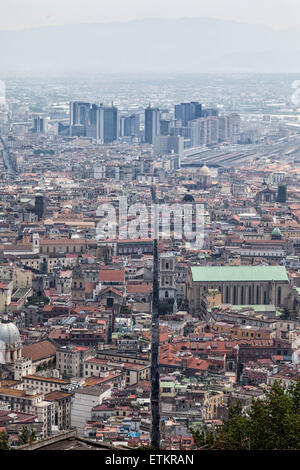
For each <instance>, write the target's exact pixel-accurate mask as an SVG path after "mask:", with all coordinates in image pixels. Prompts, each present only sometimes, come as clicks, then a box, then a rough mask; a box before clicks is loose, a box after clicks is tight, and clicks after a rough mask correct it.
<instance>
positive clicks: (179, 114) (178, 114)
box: [175, 101, 202, 127]
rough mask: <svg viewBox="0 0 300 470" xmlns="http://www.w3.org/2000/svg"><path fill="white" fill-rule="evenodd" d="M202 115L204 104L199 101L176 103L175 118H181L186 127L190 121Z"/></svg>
mask: <svg viewBox="0 0 300 470" xmlns="http://www.w3.org/2000/svg"><path fill="white" fill-rule="evenodd" d="M201 117H202V104H200V103H198V102H197V101H191V102H190V103H180V104H176V105H175V119H180V121H181V123H182V126H183V127H186V126H187V125H188V123H189V122H190V121H193V120H194V119H199V118H201Z"/></svg>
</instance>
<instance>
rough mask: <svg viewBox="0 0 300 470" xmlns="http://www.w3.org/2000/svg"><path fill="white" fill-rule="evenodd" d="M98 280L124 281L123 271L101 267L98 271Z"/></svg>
mask: <svg viewBox="0 0 300 470" xmlns="http://www.w3.org/2000/svg"><path fill="white" fill-rule="evenodd" d="M98 280H99V281H102V282H125V271H123V270H121V269H102V270H101V271H100V272H99V277H98Z"/></svg>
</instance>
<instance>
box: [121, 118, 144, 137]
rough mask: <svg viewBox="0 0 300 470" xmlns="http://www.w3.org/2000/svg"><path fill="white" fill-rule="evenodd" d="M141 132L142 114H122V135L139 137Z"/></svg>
mask: <svg viewBox="0 0 300 470" xmlns="http://www.w3.org/2000/svg"><path fill="white" fill-rule="evenodd" d="M139 133H140V115H139V114H131V116H121V117H120V122H119V135H120V137H137V136H138V135H139Z"/></svg>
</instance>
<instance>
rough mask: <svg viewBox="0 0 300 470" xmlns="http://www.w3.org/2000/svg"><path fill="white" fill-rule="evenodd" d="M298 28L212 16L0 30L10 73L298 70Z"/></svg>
mask: <svg viewBox="0 0 300 470" xmlns="http://www.w3.org/2000/svg"><path fill="white" fill-rule="evenodd" d="M299 52H300V28H294V29H288V30H280V31H279V30H274V29H272V28H268V27H266V26H261V25H250V24H243V23H238V22H233V21H223V20H216V19H209V18H182V19H145V20H140V21H129V22H124V23H120V22H114V23H109V24H79V25H65V26H48V27H41V28H35V29H27V30H17V31H0V53H1V55H0V74H3V73H9V72H18V71H19V72H20V71H23V72H32V73H36V72H49V73H50V72H51V73H56V72H57V73H62V72H67V73H69V72H89V71H93V72H103V73H118V72H120V73H130V72H133V73H137V72H142V73H168V72H171V73H184V72H188V73H201V72H210V73H212V72H223V73H224V72H229V73H233V72H262V73H264V72H280V73H282V72H283V73H285V72H287V73H291V72H295V73H298V72H300V60H299V57H300V54H299Z"/></svg>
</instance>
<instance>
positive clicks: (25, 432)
mask: <svg viewBox="0 0 300 470" xmlns="http://www.w3.org/2000/svg"><path fill="white" fill-rule="evenodd" d="M35 440H36V435H35V432H34V430H33V429H28V427H27V426H23V429H22V432H21V433H20V434H19V439H18V443H19V446H22V445H24V444H31V443H32V442H33V441H35Z"/></svg>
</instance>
